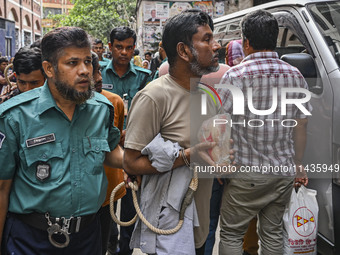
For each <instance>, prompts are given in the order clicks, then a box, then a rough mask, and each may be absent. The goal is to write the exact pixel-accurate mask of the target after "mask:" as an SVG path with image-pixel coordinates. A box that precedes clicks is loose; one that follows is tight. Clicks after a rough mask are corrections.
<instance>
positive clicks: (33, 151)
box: [24, 142, 64, 182]
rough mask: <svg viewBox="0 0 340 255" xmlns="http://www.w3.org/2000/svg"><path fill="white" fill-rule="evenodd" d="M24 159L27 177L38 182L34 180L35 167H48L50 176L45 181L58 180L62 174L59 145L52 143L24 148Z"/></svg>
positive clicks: (35, 180) (61, 153)
mask: <svg viewBox="0 0 340 255" xmlns="http://www.w3.org/2000/svg"><path fill="white" fill-rule="evenodd" d="M24 154H25V158H26V164H27V171H26V173H27V174H28V177H29V178H30V179H31V180H32V181H34V182H39V180H38V179H37V178H36V172H37V166H38V165H39V164H45V163H47V164H48V165H50V176H49V177H48V178H47V179H46V181H51V180H57V179H60V178H61V176H62V175H63V174H64V169H63V167H62V162H63V161H64V153H63V150H62V146H61V143H57V142H53V143H47V144H42V145H37V146H34V147H30V148H24Z"/></svg>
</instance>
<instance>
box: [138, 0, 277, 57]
mask: <svg viewBox="0 0 340 255" xmlns="http://www.w3.org/2000/svg"><path fill="white" fill-rule="evenodd" d="M270 1H273V0H210V1H200V0H196V1H186V0H138V1H137V9H136V11H137V22H136V30H137V33H138V37H137V38H138V41H137V48H138V49H139V50H140V51H141V52H142V53H143V52H145V51H151V52H155V51H157V49H158V43H159V41H160V40H161V34H162V29H163V26H164V24H165V21H166V20H167V19H168V18H169V17H172V16H174V15H176V14H178V13H180V12H181V11H184V10H186V9H200V10H202V11H204V12H207V13H208V14H209V15H210V16H211V17H212V18H218V17H221V16H223V15H226V14H230V13H233V12H237V11H240V10H244V9H247V8H250V7H253V6H255V5H259V4H262V3H265V2H270Z"/></svg>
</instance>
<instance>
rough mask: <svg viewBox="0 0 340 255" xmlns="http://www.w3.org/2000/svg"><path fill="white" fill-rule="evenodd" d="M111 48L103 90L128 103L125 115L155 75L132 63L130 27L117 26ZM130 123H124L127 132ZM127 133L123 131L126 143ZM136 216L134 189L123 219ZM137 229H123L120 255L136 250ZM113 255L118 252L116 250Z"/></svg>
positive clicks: (126, 201)
mask: <svg viewBox="0 0 340 255" xmlns="http://www.w3.org/2000/svg"><path fill="white" fill-rule="evenodd" d="M110 42H111V43H109V47H110V50H111V52H112V60H111V62H110V63H109V64H108V65H107V66H106V68H105V69H104V70H103V71H102V76H103V86H102V88H103V89H105V90H107V91H110V92H112V93H115V94H118V95H119V96H120V97H121V98H123V99H124V102H125V113H127V110H128V108H129V107H130V104H131V101H132V99H133V97H134V96H135V95H136V93H137V92H138V91H139V90H141V89H142V88H144V87H145V85H146V84H147V83H148V82H149V81H151V76H150V74H151V72H150V70H146V69H144V68H142V67H139V66H136V65H134V64H131V63H130V60H131V58H132V57H133V55H134V49H135V43H136V33H135V32H134V31H133V30H131V29H130V28H128V27H117V28H114V29H113V30H112V31H111V34H110ZM125 124H126V123H125V122H124V129H125V126H126V125H125ZM124 138H125V130H123V132H122V142H124ZM135 214H136V212H135V210H134V207H133V202H132V195H131V190H127V194H126V195H125V196H124V197H123V198H122V206H121V219H122V220H123V221H127V220H130V219H132V218H133V217H134V215H135ZM132 231H133V226H130V227H121V228H120V241H119V245H120V252H119V254H124V255H129V254H132V250H131V249H130V248H129V242H130V237H131V234H132ZM109 252H111V253H114V252H115V251H110V245H109Z"/></svg>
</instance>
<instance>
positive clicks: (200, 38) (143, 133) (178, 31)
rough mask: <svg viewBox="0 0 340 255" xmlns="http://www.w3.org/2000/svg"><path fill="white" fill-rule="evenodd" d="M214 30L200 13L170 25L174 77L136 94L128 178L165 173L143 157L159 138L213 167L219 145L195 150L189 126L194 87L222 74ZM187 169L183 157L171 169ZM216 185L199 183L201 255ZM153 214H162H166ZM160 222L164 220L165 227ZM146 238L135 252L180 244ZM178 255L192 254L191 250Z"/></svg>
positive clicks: (166, 36) (167, 37) (167, 44)
mask: <svg viewBox="0 0 340 255" xmlns="http://www.w3.org/2000/svg"><path fill="white" fill-rule="evenodd" d="M212 30H213V23H212V20H211V18H210V17H209V16H208V15H207V14H205V13H203V12H200V11H197V10H190V11H185V12H183V13H181V14H179V15H176V16H174V17H172V18H171V19H169V21H168V22H167V24H166V26H165V28H164V33H163V38H162V42H163V47H164V49H165V51H166V53H167V56H168V61H169V65H170V67H169V74H167V75H164V76H163V77H161V78H159V79H156V80H154V81H153V82H151V83H150V84H148V85H147V86H146V87H145V88H144V89H143V90H142V91H140V92H139V93H137V95H136V96H135V98H134V101H133V103H132V105H131V109H130V112H129V117H128V125H127V133H126V140H125V158H124V169H125V170H126V172H127V173H128V174H130V175H151V174H159V173H160V172H159V171H157V169H155V168H154V167H153V166H152V165H151V161H150V160H149V159H148V157H147V156H144V155H142V153H141V150H142V149H143V148H144V147H145V146H146V145H148V144H149V143H150V142H151V141H152V140H153V138H154V137H155V136H156V135H157V134H159V133H160V134H161V136H162V137H163V138H164V139H165V140H170V141H171V142H178V143H179V145H180V146H181V147H182V148H184V149H185V150H184V155H185V156H186V157H187V158H188V159H189V160H190V154H191V155H192V156H193V155H195V154H200V155H201V157H202V156H203V158H204V159H205V161H206V162H207V163H209V164H214V163H213V162H212V161H211V159H210V158H209V157H207V153H206V151H207V150H208V149H211V148H212V147H213V146H214V145H215V144H214V143H206V144H199V145H197V146H195V147H192V146H193V144H191V143H190V132H193V130H192V129H191V127H192V125H190V124H192V123H191V121H190V117H191V111H190V109H191V108H193V105H192V101H191V99H192V96H193V95H192V93H190V88H191V84H192V82H193V80H198V81H199V80H200V78H201V76H202V75H204V74H207V73H210V72H214V71H217V70H218V68H219V64H218V53H217V51H218V50H219V49H220V45H219V44H218V43H217V42H216V41H215V40H214V38H213V33H212ZM197 95H199V94H197ZM194 96H195V95H194ZM197 102H198V101H197ZM196 108H197V107H196ZM198 108H199V107H198ZM199 109H200V108H199ZM198 117H202V116H198ZM190 126H191V127H190ZM190 147H191V148H190ZM198 151H199V152H200V153H198ZM183 165H185V163H184V160H183V157H182V155H179V156H178V157H177V159H176V160H175V162H174V164H173V167H172V170H175V169H176V168H178V167H180V166H183ZM169 170H171V169H169ZM175 171H176V170H175ZM162 174H164V173H162ZM212 181H213V179H212V178H210V179H209V178H206V179H199V184H198V189H197V191H196V192H195V198H194V200H195V205H196V208H197V215H198V220H199V226H198V227H195V228H194V238H195V241H194V244H195V248H196V254H204V243H205V240H206V237H207V235H208V232H209V201H210V195H211V187H212ZM169 189H170V187H169ZM152 195H153V194H150V199H149V200H150V201H153V202H154V203H155V201H154V200H153V199H154V198H153V197H152ZM168 195H169V193H168ZM170 195H173V194H170ZM154 196H157V194H154ZM162 209H163V207H162ZM154 213H155V214H160V213H161V212H158V211H157V212H154ZM160 218H161V217H160ZM161 220H162V219H159V221H160V224H161ZM135 231H136V229H135ZM143 233H144V232H143V231H141V232H140V233H137V235H139V236H137V237H136V233H134V234H135V237H136V238H137V239H138V238H139V239H138V240H140V241H139V242H138V241H136V240H134V239H132V240H131V243H130V246H131V248H136V247H139V248H141V249H142V251H144V252H147V253H149V254H150V253H156V251H157V254H166V252H164V249H169V250H170V249H171V251H172V252H174V250H173V249H176V248H177V247H176V246H179V245H180V244H179V243H172V242H171V240H170V239H171V236H169V237H168V241H169V242H167V244H169V245H173V246H172V247H171V248H169V247H167V248H166V247H165V248H164V247H162V249H163V248H164V249H163V250H159V249H158V247H157V246H158V245H159V244H160V243H159V236H157V237H156V239H157V240H156V241H152V240H151V241H150V240H148V241H150V242H144V241H142V238H140V236H141V235H143ZM173 236H176V235H173ZM171 243H172V244H171ZM150 246H152V247H150ZM177 249H178V248H177ZM173 254H188V255H192V253H190V252H189V251H186V250H181V251H180V252H179V253H176V252H175V253H173Z"/></svg>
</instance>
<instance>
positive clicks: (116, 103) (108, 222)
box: [92, 53, 126, 255]
mask: <svg viewBox="0 0 340 255" xmlns="http://www.w3.org/2000/svg"><path fill="white" fill-rule="evenodd" d="M92 66H93V81H94V89H95V91H96V92H98V93H101V94H102V95H103V96H105V97H106V98H107V99H108V100H109V101H110V102H111V104H112V105H113V107H114V125H115V127H117V128H118V129H119V131H120V132H122V130H123V125H124V103H123V100H122V99H121V98H120V96H118V95H116V94H114V93H111V92H109V91H106V90H103V89H102V75H101V72H100V65H99V58H98V56H97V54H96V53H92ZM104 169H105V173H106V177H107V180H108V187H107V192H106V198H105V201H104V203H103V205H102V207H101V208H100V210H99V216H100V223H101V236H102V255H105V254H106V252H107V246H108V244H109V240H112V242H114V241H116V243H113V245H112V246H114V247H115V249H116V247H118V229H117V224H115V223H113V221H112V218H111V215H110V195H111V192H112V190H113V189H114V188H115V187H116V186H117V185H118V184H119V183H121V182H122V181H123V180H124V177H123V170H122V169H116V168H111V167H108V166H105V165H104ZM125 194H126V190H125V188H124V187H122V188H121V189H120V190H118V191H117V193H116V196H115V201H117V200H118V199H120V198H122V197H123V196H124V195H125ZM115 208H116V207H115ZM115 249H114V250H115Z"/></svg>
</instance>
